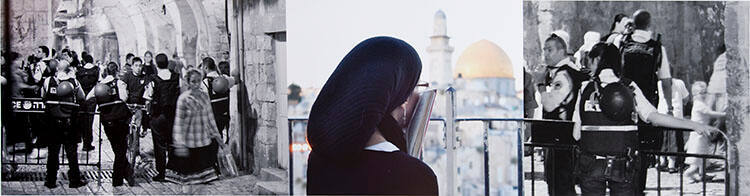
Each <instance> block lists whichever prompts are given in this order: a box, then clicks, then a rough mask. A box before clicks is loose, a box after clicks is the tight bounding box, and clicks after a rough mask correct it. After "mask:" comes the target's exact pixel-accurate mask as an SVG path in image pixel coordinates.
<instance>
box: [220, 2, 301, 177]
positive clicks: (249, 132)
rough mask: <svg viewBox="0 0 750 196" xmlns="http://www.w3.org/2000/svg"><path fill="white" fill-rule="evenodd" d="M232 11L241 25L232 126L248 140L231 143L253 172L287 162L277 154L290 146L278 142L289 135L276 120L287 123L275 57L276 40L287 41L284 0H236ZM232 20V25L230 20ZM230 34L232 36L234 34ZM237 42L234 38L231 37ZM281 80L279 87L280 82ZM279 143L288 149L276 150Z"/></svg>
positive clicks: (285, 141)
mask: <svg viewBox="0 0 750 196" xmlns="http://www.w3.org/2000/svg"><path fill="white" fill-rule="evenodd" d="M237 3H239V4H238V10H236V13H237V14H238V17H239V18H240V24H238V25H240V28H241V29H239V32H238V33H239V34H238V35H237V36H238V37H237V39H238V41H239V44H241V45H240V46H238V48H237V50H238V52H239V54H238V55H239V56H241V57H239V58H237V59H236V61H238V62H237V63H239V65H241V66H240V68H239V69H240V70H239V71H240V72H241V75H242V84H241V85H240V86H238V88H239V89H238V90H237V93H238V94H239V96H237V97H238V98H239V99H238V100H237V101H238V104H233V105H238V108H237V110H238V112H234V111H232V114H238V115H239V116H238V117H236V118H235V117H234V116H233V118H232V125H236V126H234V127H237V128H242V129H244V130H243V132H242V133H239V134H238V135H237V136H238V137H239V138H241V139H240V140H244V141H246V142H240V143H237V144H241V145H243V146H235V147H236V148H238V149H245V150H242V151H240V152H243V153H245V154H244V155H241V156H245V157H248V159H245V160H243V161H244V162H243V163H241V164H242V165H243V166H244V167H245V168H250V169H251V170H250V171H252V172H253V173H255V174H258V173H259V172H260V169H261V168H267V167H281V166H282V165H283V166H284V167H286V164H285V163H288V162H286V160H281V158H280V157H286V159H288V155H286V154H284V156H281V154H280V152H288V142H287V141H288V139H283V141H284V143H279V141H281V140H282V139H279V138H286V137H287V136H288V130H286V129H281V128H280V127H279V126H278V124H279V121H281V122H283V123H286V118H282V116H283V115H279V113H281V112H282V111H285V110H283V109H285V108H284V107H282V106H281V105H279V104H280V100H279V96H277V93H284V94H285V92H286V84H284V85H278V84H279V83H286V81H285V79H284V80H280V79H281V78H284V77H283V76H284V75H285V74H286V72H285V71H283V72H280V71H279V70H286V69H285V68H284V69H280V67H279V66H285V65H283V64H282V63H283V62H278V60H277V55H279V54H280V52H279V51H276V50H277V49H278V48H279V47H277V45H278V44H283V42H286V19H285V17H284V16H285V14H286V3H285V1H283V0H253V1H238V2H237ZM230 26H231V25H230ZM233 37H234V36H233ZM233 43H235V42H233ZM279 86H281V87H279ZM279 148H282V149H286V150H279Z"/></svg>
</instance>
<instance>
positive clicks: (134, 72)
mask: <svg viewBox="0 0 750 196" xmlns="http://www.w3.org/2000/svg"><path fill="white" fill-rule="evenodd" d="M130 62H131V63H133V64H131V66H130V67H131V72H129V73H127V74H125V75H124V76H123V77H121V79H122V81H123V82H125V84H127V87H128V99H127V104H130V105H136V106H145V105H146V98H144V96H143V95H144V92H145V89H146V86H147V85H149V84H150V83H151V81H152V80H153V78H154V77H155V75H147V74H146V71H144V70H145V69H147V68H145V65H144V64H143V62H142V60H141V58H138V57H133V58H132V59H131V60H130ZM133 116H134V118H136V119H139V120H136V121H137V122H140V124H139V125H140V126H142V127H143V131H146V130H147V129H150V128H151V125H150V119H151V118H150V116H149V115H148V114H146V113H145V111H143V110H142V109H140V107H134V108H133Z"/></svg>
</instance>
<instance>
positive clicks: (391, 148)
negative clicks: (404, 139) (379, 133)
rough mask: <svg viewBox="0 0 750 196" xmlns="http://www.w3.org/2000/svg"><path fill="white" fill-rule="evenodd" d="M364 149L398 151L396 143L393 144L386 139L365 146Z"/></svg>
mask: <svg viewBox="0 0 750 196" xmlns="http://www.w3.org/2000/svg"><path fill="white" fill-rule="evenodd" d="M365 150H371V151H379V152H396V151H399V149H398V147H396V145H393V144H392V143H390V142H388V141H383V142H380V143H378V144H375V145H372V146H368V147H365Z"/></svg>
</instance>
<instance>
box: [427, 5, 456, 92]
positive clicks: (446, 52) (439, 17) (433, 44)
mask: <svg viewBox="0 0 750 196" xmlns="http://www.w3.org/2000/svg"><path fill="white" fill-rule="evenodd" d="M434 20H435V21H434V24H433V35H432V36H430V46H428V47H427V53H428V54H429V56H430V66H429V67H427V68H428V69H429V76H428V78H427V79H428V80H429V82H430V86H431V87H432V88H442V87H447V86H448V85H449V84H451V83H453V71H452V66H451V55H452V54H453V47H451V46H450V45H448V41H449V40H450V37H448V33H447V32H448V28H447V26H446V21H445V13H444V12H443V11H442V10H438V11H437V12H436V13H435V19H434Z"/></svg>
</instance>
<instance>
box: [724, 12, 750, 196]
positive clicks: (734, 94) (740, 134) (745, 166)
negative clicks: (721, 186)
mask: <svg viewBox="0 0 750 196" xmlns="http://www.w3.org/2000/svg"><path fill="white" fill-rule="evenodd" d="M724 17H725V18H724V20H723V23H724V24H725V26H726V36H725V38H724V39H725V41H726V43H727V76H728V78H729V79H727V91H728V93H729V107H728V108H727V133H728V135H729V138H730V140H731V141H732V143H734V144H736V148H732V151H730V153H731V156H732V157H736V158H734V159H733V160H732V161H731V167H730V172H731V173H732V174H733V175H731V177H730V179H731V180H730V186H731V190H732V194H731V195H739V193H743V192H748V191H750V180H748V179H746V178H740V176H744V175H745V174H750V167H749V166H750V160H748V159H747V157H745V156H746V155H748V153H747V152H750V136H748V133H750V132H748V130H750V92H748V90H750V71H748V70H750V67H749V66H750V64H748V59H750V48H749V46H750V3H748V2H729V3H727V9H726V10H725V11H724Z"/></svg>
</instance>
